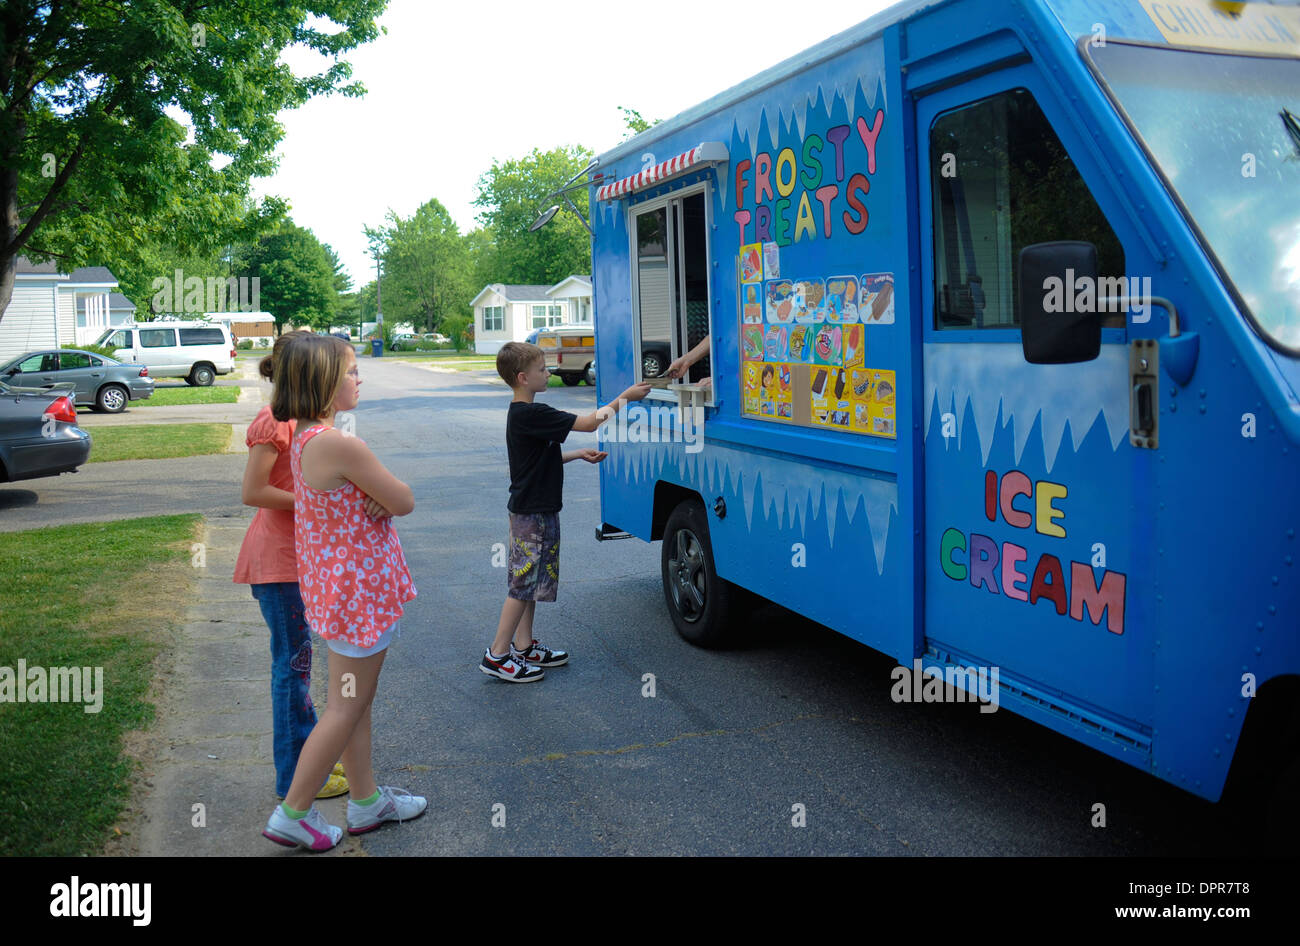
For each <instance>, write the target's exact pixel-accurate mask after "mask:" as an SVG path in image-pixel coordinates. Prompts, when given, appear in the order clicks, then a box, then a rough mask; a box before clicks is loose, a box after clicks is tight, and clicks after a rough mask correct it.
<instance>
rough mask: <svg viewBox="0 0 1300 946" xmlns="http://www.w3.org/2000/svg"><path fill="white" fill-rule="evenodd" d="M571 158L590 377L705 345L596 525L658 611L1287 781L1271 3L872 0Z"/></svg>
mask: <svg viewBox="0 0 1300 946" xmlns="http://www.w3.org/2000/svg"><path fill="white" fill-rule="evenodd" d="M790 15H791V16H799V15H800V13H799V12H798V11H797V10H795V9H793V8H792V10H791V13H790ZM772 28H773V30H774V31H779V29H780V24H779V23H773V24H772ZM728 54H730V55H743V50H738V49H737V50H731V51H730V52H729V53H728ZM585 180H586V182H587V186H588V187H589V191H588V193H589V198H590V208H591V209H590V213H591V226H592V230H593V236H592V262H593V283H594V289H595V319H596V326H597V330H598V334H597V337H598V340H599V341H598V352H597V369H598V372H597V373H598V378H597V387H598V391H597V393H598V395H599V396H602V397H612V396H614V394H615V393H616V392H618V391H620V390H621V389H623V388H624V387H626V386H627V385H628V384H630V383H632V382H634V381H638V380H642V354H643V352H644V351H646V350H647V348H652V347H663V346H666V347H667V348H668V349H669V350H670V352H671V357H672V358H673V359H678V358H681V357H682V356H686V355H688V354H689V355H691V356H692V357H694V358H696V360H695V361H694V363H693V364H691V365H690V367H689V369H687V370H685V371H681V372H678V373H680V374H681V377H680V378H678V379H677V380H674V381H672V382H671V383H667V384H664V383H662V379H660V380H659V381H656V387H655V389H654V390H652V392H651V395H650V398H648V399H647V400H646V401H645V402H643V403H642V404H641V405H640V406H639V407H640V411H639V413H638V411H637V410H633V409H632V408H629V410H627V411H625V412H622V413H621V414H620V415H619V418H618V421H617V423H611V424H609V425H607V426H606V428H605V429H604V430H603V431H602V435H603V438H604V443H605V444H606V446H605V449H607V450H608V451H609V458H608V459H607V460H606V461H605V462H604V463H603V464H602V466H601V472H600V476H601V481H600V503H601V507H600V509H601V522H602V524H601V525H600V526H599V528H598V530H597V533H598V537H600V538H612V537H624V536H631V537H636V538H639V539H642V540H645V541H660V542H662V573H663V590H664V600H665V602H666V605H667V608H668V611H669V613H670V614H671V617H672V620H673V622H674V624H675V626H676V627H677V629H678V631H679V632H680V633H681V634H682V635H683V636H684V637H686V638H687V639H688V640H691V641H693V642H696V643H699V644H702V645H717V644H721V643H723V642H724V641H725V640H726V639H727V636H728V634H730V633H732V631H733V629H735V628H736V627H737V626H738V625H739V626H743V624H744V621H745V617H746V614H747V613H748V608H749V607H750V605H752V599H753V596H755V595H757V596H761V597H762V598H766V599H768V600H771V601H774V602H777V603H779V604H780V605H783V606H785V607H787V608H790V609H792V610H794V611H796V612H798V613H800V614H802V615H805V616H807V617H808V618H810V619H812V620H814V621H816V622H820V623H821V624H824V625H826V626H828V627H830V628H833V629H834V630H836V631H838V632H840V633H842V634H845V635H847V636H849V637H851V638H853V639H855V640H857V641H860V642H862V643H863V644H866V645H868V646H870V647H872V648H875V649H876V650H878V651H881V652H883V653H885V654H887V655H890V656H892V657H894V658H895V659H896V660H897V661H898V663H899V665H900V668H909V667H914V668H916V669H918V670H919V671H920V672H921V674H922V675H923V676H924V677H925V679H926V685H927V686H928V685H930V683H931V682H932V681H939V682H940V684H941V685H942V686H943V688H944V691H945V692H957V693H960V692H962V691H968V692H970V693H972V694H975V693H977V692H978V695H979V696H980V697H981V699H983V700H984V701H985V702H989V703H992V704H994V705H995V706H997V707H1000V708H1001V709H1003V710H1010V711H1013V712H1015V713H1018V714H1021V715H1023V716H1025V717H1027V718H1029V719H1032V720H1036V721H1037V722H1039V723H1041V724H1043V725H1045V726H1048V727H1051V728H1052V729H1054V730H1056V731H1058V732H1060V733H1063V734H1065V735H1067V736H1069V737H1071V738H1073V739H1076V740H1078V741H1080V742H1082V743H1085V744H1086V745H1088V746H1091V747H1093V748H1095V749H1097V750H1100V751H1101V752H1104V753H1106V754H1108V755H1110V756H1113V757H1115V758H1117V759H1120V760H1123V761H1125V762H1127V763H1130V764H1131V765H1133V766H1136V767H1139V768H1141V769H1144V770H1146V771H1148V772H1150V773H1151V774H1154V775H1156V776H1157V777H1159V778H1162V779H1165V780H1167V781H1169V782H1171V783H1173V784H1175V785H1177V786H1180V787H1181V788H1183V789H1185V790H1187V791H1188V792H1191V793H1194V794H1196V795H1198V796H1201V797H1203V798H1205V799H1208V800H1211V801H1216V800H1218V799H1219V798H1220V795H1221V793H1222V792H1223V790H1224V786H1225V782H1226V781H1227V779H1228V775H1229V770H1230V768H1231V767H1232V764H1233V760H1234V757H1243V756H1245V755H1246V753H1244V752H1243V753H1238V751H1237V750H1238V747H1239V745H1242V744H1243V740H1253V741H1256V742H1260V743H1261V745H1264V746H1265V747H1266V749H1268V750H1270V751H1266V752H1264V753H1263V754H1262V755H1260V756H1259V757H1260V758H1264V759H1268V761H1267V762H1266V763H1259V764H1264V765H1267V766H1270V767H1272V768H1274V769H1278V770H1285V768H1286V765H1279V764H1278V762H1279V756H1280V757H1281V758H1282V759H1283V761H1284V762H1286V763H1289V764H1291V765H1292V768H1291V770H1290V771H1291V773H1292V777H1294V772H1295V769H1294V759H1295V750H1294V747H1295V745H1296V743H1295V741H1294V738H1295V733H1294V730H1293V728H1291V727H1293V725H1294V724H1293V721H1294V719H1295V715H1294V714H1295V712H1296V709H1297V706H1298V705H1300V703H1298V702H1297V694H1298V693H1300V685H1298V680H1300V677H1298V674H1300V634H1298V632H1297V616H1298V615H1300V567H1297V563H1296V559H1297V558H1298V557H1300V540H1298V539H1297V536H1296V532H1297V530H1298V529H1300V488H1298V482H1300V401H1298V400H1297V392H1298V391H1300V8H1297V7H1296V6H1295V5H1286V4H1271V3H1245V4H1242V3H1215V2H1210V0H1171V2H1149V0H946V2H931V0H920V2H905V3H900V4H898V5H896V6H894V7H892V8H890V9H888V10H887V11H885V12H883V13H880V14H879V15H876V16H873V17H872V18H870V19H868V20H866V21H865V22H863V23H862V24H860V25H859V26H857V27H855V28H852V29H849V30H847V31H845V32H843V33H840V34H838V35H836V36H833V37H831V38H830V39H827V40H826V41H825V42H823V43H821V44H820V45H818V46H815V47H813V48H811V49H809V50H807V51H806V52H804V53H802V54H800V55H797V56H795V57H794V58H792V59H789V60H787V61H785V62H783V63H781V64H780V65H777V66H775V67H773V68H771V69H769V70H768V71H766V72H763V73H761V74H759V75H756V76H754V77H753V78H752V79H750V80H748V81H746V82H744V83H742V84H740V85H738V86H736V87H735V88H732V89H730V90H729V91H726V92H723V93H721V94H719V95H716V96H714V97H713V98H710V99H708V100H707V101H704V102H703V103H702V104H700V105H698V106H696V107H694V108H691V109H689V110H687V111H686V112H683V113H682V114H680V115H678V116H676V117H675V118H673V119H671V120H668V121H665V122H663V123H661V124H658V125H656V126H654V127H653V128H651V129H649V130H647V131H645V132H643V133H641V134H639V135H637V136H636V137H634V138H632V139H630V140H628V141H626V142H624V143H621V144H619V145H617V146H615V147H614V148H612V149H611V150H609V151H607V152H606V153H604V154H601V155H600V156H599V157H598V158H597V159H596V161H594V162H593V165H592V167H591V168H590V169H589V175H588V177H587V178H585ZM701 355H703V357H700V356H701ZM688 360H689V359H688ZM633 407H637V406H636V405H634V406H633ZM865 685H872V683H871V682H870V681H868V682H866V684H865ZM880 685H881V686H885V687H891V686H894V679H893V678H891V679H885V680H881V681H880ZM1289 721H1290V722H1289ZM1247 723H1248V725H1245V726H1244V730H1245V731H1244V732H1243V724H1247ZM1288 740H1289V741H1288ZM1252 758H1254V754H1253V753H1252Z"/></svg>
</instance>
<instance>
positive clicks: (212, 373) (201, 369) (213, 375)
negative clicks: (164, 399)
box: [188, 362, 217, 388]
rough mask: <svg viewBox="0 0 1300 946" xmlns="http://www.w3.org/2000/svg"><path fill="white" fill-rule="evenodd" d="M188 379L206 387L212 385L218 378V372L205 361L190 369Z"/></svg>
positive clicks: (192, 382) (191, 382)
mask: <svg viewBox="0 0 1300 946" xmlns="http://www.w3.org/2000/svg"><path fill="white" fill-rule="evenodd" d="M188 380H189V382H190V384H194V385H197V386H199V387H201V388H206V387H208V386H210V385H211V384H212V382H213V381H215V380H217V372H216V370H215V369H214V368H213V367H212V366H211V365H210V364H208V363H207V362H203V363H202V364H197V365H195V366H194V367H193V368H191V369H190V376H189V378H188Z"/></svg>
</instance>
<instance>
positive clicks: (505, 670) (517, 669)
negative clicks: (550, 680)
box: [478, 648, 546, 683]
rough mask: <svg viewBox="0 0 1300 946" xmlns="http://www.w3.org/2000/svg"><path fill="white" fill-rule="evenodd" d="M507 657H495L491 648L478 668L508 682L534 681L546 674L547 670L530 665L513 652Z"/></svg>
mask: <svg viewBox="0 0 1300 946" xmlns="http://www.w3.org/2000/svg"><path fill="white" fill-rule="evenodd" d="M513 650H514V648H511V651H512V653H510V654H508V655H507V656H505V657H493V656H492V650H491V648H489V649H488V650H486V651H484V653H483V660H482V662H481V663H480V664H479V665H478V668H479V669H480V670H482V671H483V672H484V673H486V674H487V675H488V676H490V677H500V678H501V679H502V680H505V681H507V682H508V683H532V682H533V681H534V680H540V679H542V677H544V676H546V672H545V671H544V670H542V668H541V667H530V666H528V662H527V661H526V660H522V659H520V658H519V657H516V656H515V654H514V653H513Z"/></svg>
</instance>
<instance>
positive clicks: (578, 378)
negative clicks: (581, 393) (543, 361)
mask: <svg viewBox="0 0 1300 946" xmlns="http://www.w3.org/2000/svg"><path fill="white" fill-rule="evenodd" d="M560 380H561V381H563V382H564V385H565V387H570V388H576V387H577V386H578V385H580V384H582V375H580V374H576V373H574V372H572V371H566V372H564V374H562V375H560Z"/></svg>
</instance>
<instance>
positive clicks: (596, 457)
mask: <svg viewBox="0 0 1300 946" xmlns="http://www.w3.org/2000/svg"><path fill="white" fill-rule="evenodd" d="M574 452H575V453H576V454H577V456H576V457H574V459H575V460H586V461H587V462H588V463H599V462H600V461H601V460H603V459H605V457H607V456H609V454H608V453H606V452H605V451H604V450H597V449H596V448H595V447H583V448H582V449H581V450H576V451H574Z"/></svg>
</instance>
